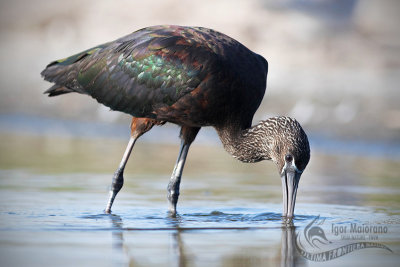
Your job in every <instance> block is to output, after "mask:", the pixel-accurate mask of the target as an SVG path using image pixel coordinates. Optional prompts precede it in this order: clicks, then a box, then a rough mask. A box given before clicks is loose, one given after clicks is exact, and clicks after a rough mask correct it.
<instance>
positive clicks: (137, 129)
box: [131, 117, 165, 138]
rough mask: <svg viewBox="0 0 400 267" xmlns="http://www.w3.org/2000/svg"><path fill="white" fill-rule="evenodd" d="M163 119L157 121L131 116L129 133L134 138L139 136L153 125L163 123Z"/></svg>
mask: <svg viewBox="0 0 400 267" xmlns="http://www.w3.org/2000/svg"><path fill="white" fill-rule="evenodd" d="M163 124H165V121H157V120H154V119H149V118H135V117H133V118H132V122H131V135H132V136H133V137H135V138H138V137H140V136H141V135H143V134H144V133H146V132H148V131H150V129H151V128H153V126H154V125H163Z"/></svg>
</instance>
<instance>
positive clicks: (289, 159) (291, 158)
mask: <svg viewBox="0 0 400 267" xmlns="http://www.w3.org/2000/svg"><path fill="white" fill-rule="evenodd" d="M285 160H286V161H287V162H292V160H293V156H292V155H290V154H287V155H286V156H285Z"/></svg>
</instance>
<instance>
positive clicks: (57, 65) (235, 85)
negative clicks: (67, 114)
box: [42, 26, 310, 218]
mask: <svg viewBox="0 0 400 267" xmlns="http://www.w3.org/2000/svg"><path fill="white" fill-rule="evenodd" d="M267 72H268V63H267V61H266V60H265V59H264V58H263V57H262V56H260V55H258V54H256V53H253V52H252V51H250V50H249V49H247V48H246V47H245V46H243V45H242V44H240V43H239V42H237V41H236V40H234V39H232V38H230V37H228V36H226V35H224V34H222V33H219V32H216V31H213V30H210V29H206V28H201V27H181V26H155V27H149V28H145V29H141V30H139V31H136V32H134V33H132V34H130V35H127V36H124V37H122V38H120V39H117V40H115V41H113V42H109V43H105V44H102V45H99V46H96V47H94V48H91V49H88V50H86V51H84V52H81V53H78V54H76V55H73V56H71V57H68V58H65V59H62V60H57V61H54V62H52V63H50V64H49V65H48V66H47V67H46V69H45V70H44V71H43V72H42V75H43V76H44V78H45V79H46V80H47V81H50V82H53V83H55V85H54V86H53V87H51V88H50V89H49V90H47V91H46V93H48V94H49V96H57V95H61V94H65V93H70V92H77V93H81V94H87V95H90V96H92V97H93V98H95V99H96V100H97V101H98V102H100V103H102V104H104V105H106V106H108V107H110V108H111V109H113V110H118V111H122V112H125V113H128V114H130V115H132V116H133V119H132V123H131V130H132V136H131V139H130V141H129V143H128V147H127V149H126V151H125V154H124V156H123V158H122V161H121V164H120V166H119V168H118V169H117V171H116V172H115V174H114V177H113V181H112V185H111V192H110V199H109V202H108V205H107V207H106V210H105V211H106V212H107V213H110V212H111V206H112V204H113V201H114V199H115V196H116V195H117V193H118V192H119V190H120V189H121V188H122V185H123V179H124V178H123V172H124V168H125V165H126V162H127V160H128V158H129V155H130V153H131V150H132V148H133V146H134V144H135V142H136V140H137V139H138V138H139V137H140V136H141V135H143V134H144V133H146V132H147V131H149V130H150V129H151V128H152V127H153V126H154V125H162V124H164V123H165V122H172V123H175V124H178V125H180V126H181V132H180V137H181V140H182V141H181V148H180V152H179V156H178V159H177V162H176V164H175V167H174V170H173V173H172V176H171V180H170V182H169V185H168V199H169V203H170V211H171V213H172V214H174V215H175V214H176V204H177V202H178V196H179V185H180V182H181V176H182V171H183V167H184V164H185V160H186V156H187V154H188V151H189V147H190V145H191V143H192V142H193V141H194V139H195V137H196V135H197V133H198V132H199V130H200V128H201V127H203V126H212V127H214V128H215V129H216V130H217V132H218V135H219V137H220V139H221V141H222V143H223V145H224V147H225V149H226V150H227V151H228V152H229V153H230V154H232V155H233V157H235V158H237V159H238V160H240V161H243V162H258V161H261V160H272V161H274V162H275V163H276V165H277V167H278V171H279V174H280V175H281V178H282V185H283V201H284V211H283V215H284V216H287V217H289V218H291V217H293V212H294V206H295V201H296V192H297V186H298V182H299V179H300V176H301V174H302V172H303V171H304V169H305V167H306V166H307V164H308V161H309V158H310V149H309V144H308V139H307V136H306V134H305V133H304V131H303V129H302V128H301V126H300V124H299V123H298V122H297V121H296V120H294V119H292V118H288V117H274V118H269V119H267V120H265V121H261V122H259V123H258V124H256V125H254V126H252V125H251V124H252V119H253V115H254V113H255V112H256V110H257V109H258V107H259V105H260V103H261V100H262V98H263V96H264V93H265V88H266V79H267ZM287 97H288V98H290V97H291V96H290V95H288V96H287Z"/></svg>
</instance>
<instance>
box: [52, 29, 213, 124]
mask: <svg viewBox="0 0 400 267" xmlns="http://www.w3.org/2000/svg"><path fill="white" fill-rule="evenodd" d="M92 51H93V52H92ZM199 51H201V49H198V47H197V48H196V43H195V42H194V41H193V40H191V39H190V36H188V35H185V34H183V33H182V31H177V30H176V29H171V28H169V27H157V28H146V29H144V30H140V31H137V32H135V33H133V34H131V35H128V36H126V37H123V38H121V39H118V40H116V41H115V42H113V43H111V44H109V45H107V46H106V47H103V46H98V47H95V48H93V49H92V50H88V51H85V54H86V55H85V56H83V57H82V55H81V56H80V57H82V59H81V62H80V64H79V68H78V71H77V75H76V81H77V84H76V86H78V87H79V90H80V91H84V92H85V93H87V94H89V95H91V96H92V97H93V98H95V99H96V100H97V101H98V102H100V103H103V104H104V105H106V106H108V107H110V108H111V109H114V110H119V111H123V112H126V113H129V114H132V115H134V116H138V117H151V116H152V114H153V113H154V111H155V110H157V109H158V108H161V107H164V106H170V105H172V104H174V103H175V102H177V101H178V100H179V99H180V98H181V97H183V96H184V95H186V94H187V93H190V92H191V91H193V90H194V89H195V88H196V87H197V86H198V85H199V84H200V82H201V81H202V79H204V77H205V71H204V69H203V65H204V63H205V61H206V60H207V55H205V54H207V53H209V52H207V51H205V52H204V53H205V54H202V53H201V52H200V53H199ZM75 57H76V58H79V55H78V56H75ZM208 58H209V57H208ZM71 61H73V59H70V58H67V59H65V60H64V61H62V62H60V64H64V63H65V62H71Z"/></svg>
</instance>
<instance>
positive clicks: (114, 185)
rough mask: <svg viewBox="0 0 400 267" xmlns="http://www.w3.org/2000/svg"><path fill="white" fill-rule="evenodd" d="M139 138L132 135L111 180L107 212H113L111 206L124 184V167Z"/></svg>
mask: <svg viewBox="0 0 400 267" xmlns="http://www.w3.org/2000/svg"><path fill="white" fill-rule="evenodd" d="M136 140H137V138H136V137H133V136H131V138H130V139H129V143H128V146H127V147H126V150H125V153H124V156H123V157H122V160H121V163H120V164H119V167H118V169H117V170H116V171H115V172H114V176H113V178H112V182H111V189H110V198H109V199H108V203H107V207H106V209H105V213H111V206H112V204H113V202H114V199H115V197H116V196H117V194H118V192H119V190H121V188H122V186H123V185H124V176H123V174H124V169H125V165H126V163H127V162H128V159H129V156H130V154H131V152H132V148H133V146H134V145H135V142H136Z"/></svg>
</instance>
